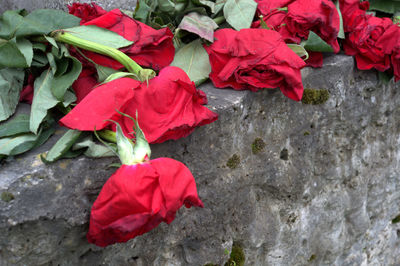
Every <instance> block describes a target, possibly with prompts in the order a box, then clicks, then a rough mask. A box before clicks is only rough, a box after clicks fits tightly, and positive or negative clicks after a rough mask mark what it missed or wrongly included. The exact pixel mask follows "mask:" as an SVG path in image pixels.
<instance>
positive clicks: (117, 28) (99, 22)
mask: <svg viewBox="0 0 400 266" xmlns="http://www.w3.org/2000/svg"><path fill="white" fill-rule="evenodd" d="M92 5H93V6H94V7H93V9H95V8H98V7H96V5H95V4H92ZM88 13H89V14H91V12H89V11H88ZM81 18H82V19H83V20H84V21H85V23H83V24H82V25H86V26H87V25H95V26H98V27H101V28H105V29H108V30H111V31H114V32H116V33H118V34H119V35H121V36H122V37H124V38H125V39H127V40H129V41H133V42H134V43H133V44H132V45H131V46H128V47H124V48H121V49H120V50H121V51H122V52H124V53H125V54H127V55H128V56H129V57H131V58H132V59H133V60H134V61H136V63H138V64H139V65H142V66H146V67H150V68H153V69H155V70H159V69H161V68H163V67H165V66H168V65H169V64H170V63H171V62H172V60H173V59H174V55H175V48H174V45H173V42H172V38H173V37H174V35H173V34H172V32H171V30H170V29H169V28H163V29H160V30H155V29H153V28H151V27H149V26H147V25H146V24H144V23H141V22H140V21H137V20H134V19H132V18H131V17H128V16H127V15H125V14H123V13H122V12H121V11H120V10H118V9H114V10H111V11H109V12H106V13H104V14H102V15H101V16H98V17H95V18H93V19H90V18H92V16H89V17H84V16H83V17H81ZM85 54H86V56H88V57H89V58H90V59H92V60H93V61H94V62H96V63H97V64H99V65H103V66H106V67H110V68H114V69H120V68H123V65H122V64H120V63H119V62H117V61H115V60H113V59H111V58H109V57H106V56H103V55H100V54H96V53H93V52H88V51H85Z"/></svg>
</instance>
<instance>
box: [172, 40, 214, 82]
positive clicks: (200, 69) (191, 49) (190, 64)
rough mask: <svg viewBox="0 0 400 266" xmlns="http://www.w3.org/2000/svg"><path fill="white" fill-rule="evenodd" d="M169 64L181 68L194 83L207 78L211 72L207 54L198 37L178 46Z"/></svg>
mask: <svg viewBox="0 0 400 266" xmlns="http://www.w3.org/2000/svg"><path fill="white" fill-rule="evenodd" d="M171 65H172V66H177V67H180V68H181V69H183V70H184V71H185V72H186V74H188V76H189V78H190V79H191V80H192V81H193V82H195V83H196V84H198V83H200V82H202V81H204V80H205V79H207V78H208V75H209V74H210V72H211V65H210V61H209V59H208V54H207V52H206V50H205V49H204V47H203V45H202V44H201V40H200V39H197V40H195V41H193V42H191V43H189V44H186V45H185V46H183V47H182V48H180V49H179V50H178V52H177V53H176V54H175V57H174V61H173V62H172V63H171Z"/></svg>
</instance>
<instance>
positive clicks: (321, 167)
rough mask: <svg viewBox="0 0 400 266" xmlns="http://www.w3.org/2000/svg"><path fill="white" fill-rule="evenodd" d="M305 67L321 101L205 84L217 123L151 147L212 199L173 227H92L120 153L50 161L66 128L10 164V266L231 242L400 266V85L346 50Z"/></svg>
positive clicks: (178, 256)
mask: <svg viewBox="0 0 400 266" xmlns="http://www.w3.org/2000/svg"><path fill="white" fill-rule="evenodd" d="M3 1H4V0H3ZM99 2H101V1H99ZM104 2H108V4H109V5H110V7H111V6H112V4H113V2H112V1H104ZM119 2H121V1H119ZM122 2H123V3H129V1H122ZM122 2H121V3H122ZM133 2H134V1H133ZM29 3H34V5H29ZM61 3H64V2H63V1H61V0H60V1H45V0H42V1H9V0H5V4H3V3H2V7H1V8H2V9H3V10H4V9H9V8H15V7H22V5H23V4H25V5H24V7H26V8H28V9H32V8H33V7H34V6H35V7H57V8H60V7H62V5H61ZM121 5H122V4H121ZM121 5H119V6H121ZM107 7H108V6H107ZM124 8H127V9H129V7H128V6H124ZM302 73H303V83H304V87H305V88H306V89H307V90H306V92H307V94H306V95H307V99H308V103H314V104H304V103H301V102H300V103H298V102H294V101H291V100H289V99H287V98H285V97H284V96H283V95H282V94H281V93H280V92H279V90H265V91H262V92H257V93H251V92H238V91H232V90H219V89H215V88H213V86H212V84H205V85H203V86H202V87H201V88H202V89H203V90H204V91H205V92H206V93H207V95H208V98H209V107H210V108H211V109H212V110H214V111H216V112H218V113H219V115H220V118H219V120H218V121H217V122H215V123H213V124H210V125H208V126H205V127H201V128H198V129H197V130H196V131H195V132H194V133H193V134H192V135H190V136H189V137H187V138H184V139H181V140H179V141H169V142H166V143H163V144H157V145H152V150H153V158H157V157H160V156H167V157H171V158H174V159H177V160H179V161H182V162H184V163H185V164H186V165H187V166H188V167H189V168H190V169H191V170H192V172H193V175H194V176H195V178H196V182H197V184H198V192H199V195H200V197H201V199H202V200H203V202H204V204H205V208H203V209H200V208H191V209H185V208H182V209H181V210H180V211H179V212H178V213H177V217H176V219H175V221H174V222H172V223H171V224H170V225H166V224H161V225H160V226H159V227H157V228H156V229H154V230H153V231H151V232H150V233H147V234H145V235H142V236H139V237H137V238H135V239H133V240H131V241H129V242H127V243H124V244H116V245H113V246H109V247H107V248H98V247H96V246H93V245H90V244H88V243H87V241H86V238H85V235H86V232H87V229H88V219H89V212H90V207H91V205H92V203H93V201H94V200H95V199H96V196H97V195H98V193H99V191H100V189H101V187H102V185H103V184H104V182H105V181H106V180H107V178H108V177H109V176H110V175H111V174H112V173H113V171H115V169H110V168H107V166H108V165H109V164H110V163H113V162H116V161H117V159H116V158H106V159H97V160H95V159H89V158H86V157H80V158H78V159H73V160H62V161H59V162H57V163H55V164H52V165H44V164H43V163H42V162H41V160H40V159H39V154H40V153H41V152H44V151H46V150H47V149H49V147H51V145H52V143H54V142H55V141H56V140H57V138H59V137H60V136H61V134H62V130H59V131H57V134H56V135H55V136H54V137H53V138H52V139H51V140H50V141H49V143H47V145H45V146H43V147H41V148H39V149H37V150H34V151H32V152H30V153H28V154H25V155H23V156H19V157H16V158H14V159H13V160H10V161H9V162H7V163H5V164H4V165H0V167H1V168H0V195H1V200H0V265H88V266H89V265H90V266H92V265H118V266H121V265H122V266H123V265H205V264H207V263H213V264H217V265H218V264H219V265H223V264H224V263H225V262H226V261H227V260H228V258H229V254H227V253H229V251H230V250H231V249H232V246H235V247H237V248H236V249H237V250H243V252H244V254H245V257H246V262H245V265H399V264H400V259H399V258H400V223H398V222H400V216H399V215H400V148H399V142H400V122H399V118H400V92H399V89H400V82H399V83H397V84H394V83H393V81H392V82H391V83H390V84H388V85H384V84H380V83H379V81H378V79H377V73H376V72H374V71H358V70H356V69H355V66H354V62H353V58H352V57H348V56H345V55H334V56H330V57H327V58H326V59H325V62H324V67H323V68H322V69H310V68H305V69H303V72H302ZM315 90H318V91H315ZM327 92H328V93H329V99H328V100H327V101H325V100H326V97H320V96H326V95H327ZM27 111H29V106H26V105H21V106H20V107H19V112H27Z"/></svg>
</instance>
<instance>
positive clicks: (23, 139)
mask: <svg viewBox="0 0 400 266" xmlns="http://www.w3.org/2000/svg"><path fill="white" fill-rule="evenodd" d="M37 138H38V136H36V135H35V134H32V133H25V134H22V135H17V136H12V137H5V138H1V139H0V154H2V155H8V156H11V155H16V154H19V153H23V152H25V151H28V150H30V149H32V148H33V146H35V142H36V140H37Z"/></svg>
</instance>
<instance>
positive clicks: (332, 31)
mask: <svg viewBox="0 0 400 266" xmlns="http://www.w3.org/2000/svg"><path fill="white" fill-rule="evenodd" d="M286 23H287V27H288V30H289V31H290V32H292V33H295V34H296V35H297V36H299V37H301V38H303V39H307V38H308V34H309V31H313V32H314V33H316V34H317V35H318V36H319V37H321V39H322V40H324V41H325V42H326V43H327V44H329V45H330V46H332V48H333V51H334V52H335V53H337V52H339V50H340V47H339V43H338V41H337V36H338V33H339V28H340V17H339V13H338V12H337V10H336V7H335V5H334V4H333V3H332V2H331V1H330V0H297V1H294V2H293V3H291V4H290V5H289V6H288V15H287V19H286Z"/></svg>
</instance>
